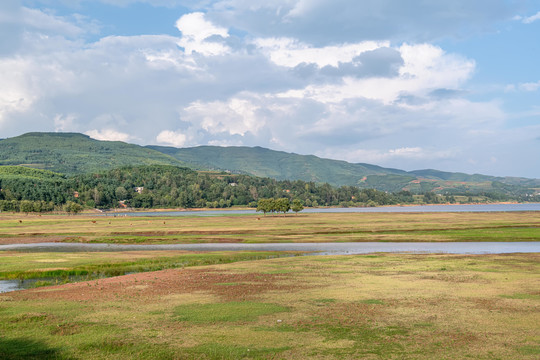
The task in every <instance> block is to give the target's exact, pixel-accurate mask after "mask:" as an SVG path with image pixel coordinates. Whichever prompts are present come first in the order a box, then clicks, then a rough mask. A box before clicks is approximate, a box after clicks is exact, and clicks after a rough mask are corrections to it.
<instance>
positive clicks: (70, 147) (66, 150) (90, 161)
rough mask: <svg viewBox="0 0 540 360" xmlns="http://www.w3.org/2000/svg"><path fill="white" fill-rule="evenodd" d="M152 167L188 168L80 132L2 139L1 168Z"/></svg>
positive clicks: (73, 170) (79, 169)
mask: <svg viewBox="0 0 540 360" xmlns="http://www.w3.org/2000/svg"><path fill="white" fill-rule="evenodd" d="M151 164H160V165H176V166H185V164H183V163H182V162H181V161H178V160H176V159H174V158H172V157H170V156H167V155H165V154H163V153H160V152H158V151H155V150H152V149H148V148H144V147H142V146H138V145H133V144H127V143H124V142H120V141H99V140H94V139H91V138H90V137H89V136H86V135H83V134H77V133H27V134H24V135H21V136H17V137H14V138H9V139H4V140H0V165H24V166H27V167H33V168H38V169H46V170H52V171H55V172H59V173H64V174H81V173H87V172H95V171H103V170H107V169H114V168H118V167H120V166H126V165H151Z"/></svg>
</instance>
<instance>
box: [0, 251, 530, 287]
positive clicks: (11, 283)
mask: <svg viewBox="0 0 540 360" xmlns="http://www.w3.org/2000/svg"><path fill="white" fill-rule="evenodd" d="M8 250H9V251H24V252H87V251H143V250H144V251H152V250H185V251H298V252H303V253H305V255H353V254H369V253H377V252H392V253H413V254H427V253H444V254H509V253H537V252H540V242H446V243H426V242H399V243H398V242H384V243H383V242H371V243H369V242H357V243H350V242H349V243H281V244H280V243H271V244H231V243H225V244H163V245H124V244H122V245H119V244H73V243H38V244H13V245H0V251H8ZM52 280H54V279H52ZM32 281H33V280H25V281H20V280H0V293H2V292H9V291H15V290H21V289H25V288H28V287H31V286H32V284H33V282H32ZM34 282H35V281H34Z"/></svg>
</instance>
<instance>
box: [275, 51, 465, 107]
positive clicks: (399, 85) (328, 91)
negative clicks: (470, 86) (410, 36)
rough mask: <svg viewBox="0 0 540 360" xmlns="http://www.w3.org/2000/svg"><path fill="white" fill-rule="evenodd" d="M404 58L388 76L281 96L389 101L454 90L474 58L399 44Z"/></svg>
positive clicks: (310, 87)
mask: <svg viewBox="0 0 540 360" xmlns="http://www.w3.org/2000/svg"><path fill="white" fill-rule="evenodd" d="M397 50H399V52H400V54H401V57H402V59H403V61H404V64H403V66H401V68H400V69H399V76H396V77H390V78H381V77H370V78H365V79H364V78H360V79H359V78H353V77H345V78H343V79H342V82H341V83H334V84H330V85H326V84H324V85H308V86H307V87H306V88H305V89H303V90H296V89H295V90H290V91H287V92H284V93H282V94H280V95H279V96H282V97H299V98H306V97H307V98H313V99H316V100H317V101H321V102H339V101H342V100H344V99H354V98H359V97H360V98H366V99H373V100H379V101H382V102H384V103H387V104H388V103H391V102H394V101H396V100H398V98H399V97H400V96H402V95H416V96H425V95H426V94H427V93H429V92H431V91H433V90H435V89H457V88H459V87H460V86H461V85H462V84H463V83H464V82H465V81H466V80H468V79H469V78H470V76H471V75H472V73H473V71H474V68H475V63H474V61H471V60H468V59H464V58H461V57H459V56H456V55H452V54H446V53H445V52H444V51H443V50H442V49H441V48H439V47H436V46H433V45H429V44H419V45H408V44H404V45H402V46H401V47H399V48H398V49H397Z"/></svg>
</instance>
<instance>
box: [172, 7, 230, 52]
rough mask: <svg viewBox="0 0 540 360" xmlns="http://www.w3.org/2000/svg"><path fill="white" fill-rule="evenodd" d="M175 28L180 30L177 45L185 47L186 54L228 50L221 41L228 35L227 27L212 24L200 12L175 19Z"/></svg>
mask: <svg viewBox="0 0 540 360" xmlns="http://www.w3.org/2000/svg"><path fill="white" fill-rule="evenodd" d="M176 28H177V29H178V30H180V31H181V32H182V38H181V39H180V40H179V41H178V45H179V46H181V47H183V48H184V49H185V52H186V54H192V53H193V52H197V53H200V54H203V55H206V56H210V55H222V54H225V53H227V52H228V51H230V49H229V47H228V46H227V45H225V44H224V43H223V42H222V41H221V40H223V39H225V38H227V37H229V33H228V31H227V29H225V28H223V27H219V26H216V25H214V24H212V22H210V21H208V20H206V19H205V17H204V14H203V13H201V12H195V13H190V14H186V15H183V16H182V17H181V18H180V19H178V21H176Z"/></svg>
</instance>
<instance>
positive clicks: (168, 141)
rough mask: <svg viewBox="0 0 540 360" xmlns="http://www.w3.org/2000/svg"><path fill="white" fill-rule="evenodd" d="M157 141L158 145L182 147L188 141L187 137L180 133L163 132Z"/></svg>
mask: <svg viewBox="0 0 540 360" xmlns="http://www.w3.org/2000/svg"><path fill="white" fill-rule="evenodd" d="M156 141H157V143H158V144H164V145H171V146H175V147H182V146H184V145H185V143H186V141H187V136H186V135H185V134H183V133H182V132H180V131H178V132H175V131H171V130H163V131H162V132H160V133H159V134H158V136H157V137H156Z"/></svg>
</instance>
